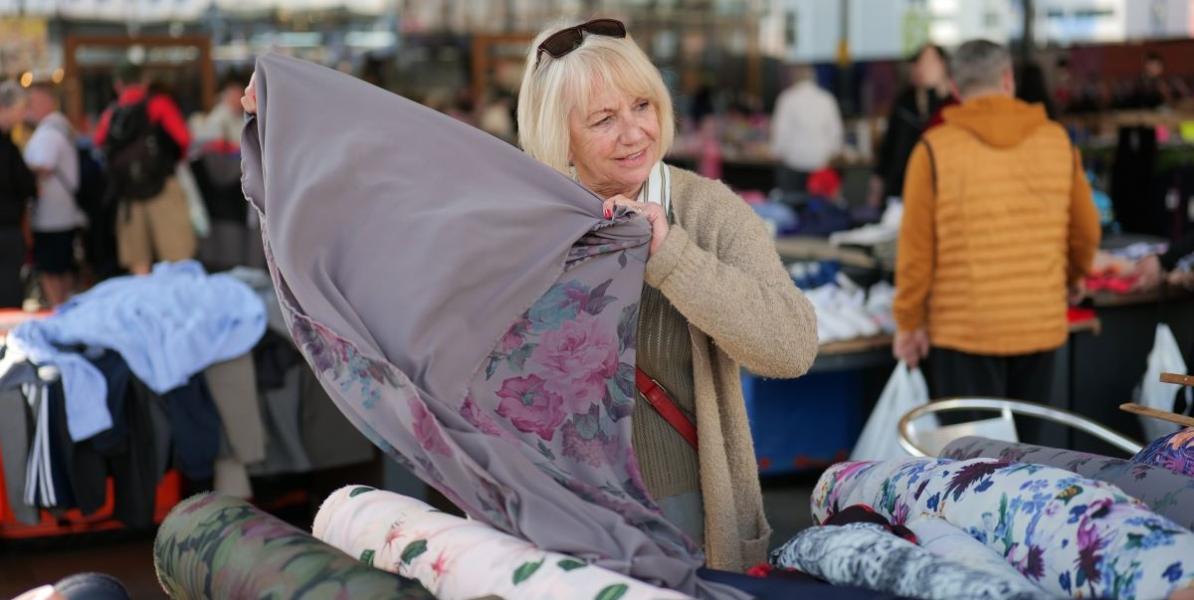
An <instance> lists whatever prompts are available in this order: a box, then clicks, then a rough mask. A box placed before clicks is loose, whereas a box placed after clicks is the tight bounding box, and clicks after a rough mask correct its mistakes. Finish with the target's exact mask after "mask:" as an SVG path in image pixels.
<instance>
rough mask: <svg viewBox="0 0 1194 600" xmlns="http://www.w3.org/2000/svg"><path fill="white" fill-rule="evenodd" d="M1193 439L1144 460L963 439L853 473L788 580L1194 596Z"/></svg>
mask: <svg viewBox="0 0 1194 600" xmlns="http://www.w3.org/2000/svg"><path fill="white" fill-rule="evenodd" d="M1191 465H1194V430H1186V431H1184V432H1178V433H1175V434H1172V435H1170V436H1167V437H1165V438H1162V439H1159V440H1157V441H1156V442H1154V443H1153V444H1152V445H1150V446H1149V447H1148V448H1146V449H1145V450H1143V451H1141V453H1140V454H1138V455H1137V456H1136V457H1134V458H1132V459H1130V460H1118V459H1111V458H1106V457H1097V456H1094V455H1088V454H1082V453H1076V452H1070V451H1066V450H1057V449H1050V448H1042V447H1038V446H1030V445H1026V444H1018V443H1008V442H999V441H995V440H987V439H984V438H963V439H960V440H956V441H955V442H953V443H952V444H950V445H949V446H948V447H946V449H945V450H944V451H943V453H942V458H909V459H897V460H888V461H881V462H874V461H859V462H845V463H840V464H838V465H835V466H833V467H831V468H830V469H829V470H827V471H826V472H825V474H824V475H822V477H821V479H820V480H819V481H818V483H817V486H816V488H815V489H814V492H813V497H812V512H813V518H814V522H815V523H817V524H818V525H817V526H815V527H812V528H810V529H808V530H805V531H803V532H801V533H800V534H798V535H797V536H796V537H795V538H793V539H792V540H790V541H789V542H788V543H786V544H784V545H783V546H782V547H780V548H779V549H777V550H776V551H774V552H773V553H772V555H771V562H772V564H773V565H774V566H776V567H778V568H790V569H796V570H799V571H801V572H804V573H807V574H810V575H814V576H816V577H820V578H823V579H825V580H827V581H829V582H831V583H834V584H843V585H856V586H861V587H866V588H869V589H873V590H876V591H882V592H889V593H897V594H901V595H906V596H910V597H916V598H931V599H935V598H1026V599H1027V598H1077V597H1098V598H1119V599H1125V600H1126V599H1136V598H1140V599H1144V598H1166V597H1168V596H1169V595H1170V594H1171V593H1173V592H1175V591H1177V590H1180V589H1184V588H1187V587H1190V586H1194V533H1192V532H1191V530H1190V528H1191V526H1192V525H1194V502H1192V501H1191V500H1192V498H1194V478H1192V477H1191V475H1190V473H1192V472H1194V467H1192V466H1191Z"/></svg>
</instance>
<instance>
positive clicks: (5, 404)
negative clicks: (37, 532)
mask: <svg viewBox="0 0 1194 600" xmlns="http://www.w3.org/2000/svg"><path fill="white" fill-rule="evenodd" d="M28 415H29V404H28V403H27V402H25V395H24V394H22V393H21V389H20V387H7V388H0V453H3V456H4V489H5V494H6V495H7V497H8V507H9V509H10V510H11V511H12V514H13V517H14V518H15V519H16V520H17V521H19V522H21V523H25V524H27V525H35V524H37V522H38V521H39V520H40V518H39V515H38V510H37V507H34V506H29V505H28V504H26V503H25V474H26V470H25V469H26V468H27V463H28V460H29V444H30V443H31V442H32V431H31V430H30V423H29V416H28Z"/></svg>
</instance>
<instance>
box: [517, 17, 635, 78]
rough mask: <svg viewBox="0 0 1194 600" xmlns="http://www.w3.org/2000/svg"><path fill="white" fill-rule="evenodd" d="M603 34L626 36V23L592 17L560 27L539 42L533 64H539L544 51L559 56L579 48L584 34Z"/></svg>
mask: <svg viewBox="0 0 1194 600" xmlns="http://www.w3.org/2000/svg"><path fill="white" fill-rule="evenodd" d="M586 33H587V34H591V35H603V36H605V37H615V38H624V37H626V25H624V24H623V23H622V22H621V21H619V20H617V19H593V20H592V21H589V22H587V23H581V24H580V25H576V26H575V27H569V28H567V29H561V30H559V31H557V32H555V33H553V34H551V35H550V36H549V37H548V38H547V39H545V40H543V43H542V44H539V50H538V52H536V53H535V66H536V67H538V66H539V59H540V58H541V57H542V56H543V53H544V52H546V53H547V54H548V55H550V56H551V57H552V58H561V57H563V56H565V55H567V54H568V53H569V52H572V51H573V50H576V49H577V48H580V45H581V44H583V43H584V41H585V34H586Z"/></svg>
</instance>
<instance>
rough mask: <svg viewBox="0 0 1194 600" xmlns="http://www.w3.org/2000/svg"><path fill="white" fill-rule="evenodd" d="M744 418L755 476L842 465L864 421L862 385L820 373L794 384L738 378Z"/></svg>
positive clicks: (846, 376)
mask: <svg viewBox="0 0 1194 600" xmlns="http://www.w3.org/2000/svg"><path fill="white" fill-rule="evenodd" d="M742 391H743V395H744V396H745V398H746V412H747V415H748V416H749V418H750V429H751V433H752V434H753V435H754V442H755V455H756V457H757V458H758V463H759V472H760V473H761V474H764V475H780V474H785V473H793V472H799V471H807V470H810V469H817V468H822V467H825V466H828V465H830V464H833V463H835V462H838V461H842V460H845V459H846V458H847V457H848V456H849V454H850V449H851V448H853V447H854V442H855V441H857V440H858V434H859V433H860V432H861V431H862V425H863V422H864V420H865V418H866V415H864V414H862V408H861V407H862V406H863V405H864V402H863V398H862V395H863V383H862V378H861V377H859V374H858V373H857V372H854V371H836V372H820V373H812V374H809V375H805V376H804V377H801V378H799V379H763V378H761V377H755V376H753V375H750V374H748V373H745V372H744V373H743V374H742Z"/></svg>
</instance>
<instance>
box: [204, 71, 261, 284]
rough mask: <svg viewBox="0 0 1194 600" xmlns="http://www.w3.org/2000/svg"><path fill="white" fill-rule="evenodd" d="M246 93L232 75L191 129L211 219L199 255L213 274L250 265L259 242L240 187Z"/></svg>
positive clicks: (241, 82)
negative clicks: (255, 243) (250, 255)
mask: <svg viewBox="0 0 1194 600" xmlns="http://www.w3.org/2000/svg"><path fill="white" fill-rule="evenodd" d="M244 92H245V84H244V81H243V80H242V79H240V78H239V77H237V76H236V75H234V74H230V75H228V76H227V77H226V78H225V79H224V80H223V83H222V84H221V85H220V95H219V97H218V102H217V103H216V105H215V107H213V108H212V109H211V112H209V113H207V114H206V115H202V116H199V117H195V118H194V120H193V123H194V125H193V126H192V128H191V129H192V132H193V133H194V137H195V140H194V144H193V148H192V152H191V160H190V161H189V168H190V170H191V172H192V173H193V174H194V179H195V183H196V185H197V188H198V191H199V193H200V195H201V196H202V198H203V205H204V207H205V208H206V210H207V214H208V217H209V219H210V221H209V231H208V234H207V235H206V236H205V237H204V238H203V239H201V240H200V241H199V250H198V255H199V260H201V261H202V262H203V264H204V266H206V267H207V269H208V270H209V271H222V270H226V269H231V268H233V267H237V266H243V265H246V264H247V263H248V260H249V259H248V253H249V245H250V244H252V243H253V240H254V238H257V237H259V236H257V235H256V234H255V232H250V228H249V204H248V203H247V202H245V196H244V193H243V192H242V191H241V185H240V177H241V168H240V136H241V130H242V129H243V128H244V123H245V114H244V108H243V107H242V106H241V104H240V99H241V97H242V96H244Z"/></svg>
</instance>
